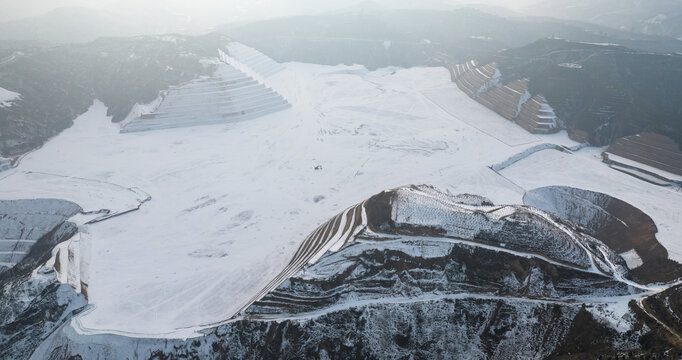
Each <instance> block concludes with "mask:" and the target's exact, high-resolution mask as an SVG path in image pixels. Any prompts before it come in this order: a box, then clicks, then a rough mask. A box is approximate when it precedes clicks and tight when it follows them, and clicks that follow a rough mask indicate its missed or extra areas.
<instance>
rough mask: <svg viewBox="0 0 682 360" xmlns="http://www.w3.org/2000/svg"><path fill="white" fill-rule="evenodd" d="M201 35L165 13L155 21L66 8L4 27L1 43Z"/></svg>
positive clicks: (142, 16) (0, 26) (143, 15)
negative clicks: (161, 35)
mask: <svg viewBox="0 0 682 360" xmlns="http://www.w3.org/2000/svg"><path fill="white" fill-rule="evenodd" d="M198 31H199V29H198V28H196V27H195V26H193V25H191V24H189V23H188V22H187V21H186V19H185V18H184V17H182V16H180V15H175V14H170V13H167V12H163V11H161V10H159V12H158V13H156V14H155V16H153V17H151V16H148V15H147V13H143V12H139V13H136V12H130V11H125V10H121V11H120V12H115V11H107V10H96V9H89V8H85V7H63V8H58V9H55V10H52V11H49V12H47V13H45V14H43V15H39V16H35V17H30V18H26V19H21V20H14V21H8V22H3V23H0V40H32V41H49V42H53V43H72V42H73V43H83V42H89V41H93V40H95V39H97V38H100V37H110V36H115V37H125V36H135V35H155V34H164V33H179V32H182V33H196V32H198Z"/></svg>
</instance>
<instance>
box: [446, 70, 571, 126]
mask: <svg viewBox="0 0 682 360" xmlns="http://www.w3.org/2000/svg"><path fill="white" fill-rule="evenodd" d="M447 68H448V70H449V71H450V75H451V78H452V81H454V82H455V83H456V84H457V86H458V87H459V88H460V89H461V90H462V91H464V92H465V93H466V94H467V95H469V96H470V97H471V98H473V99H475V100H476V101H478V102H479V103H481V104H482V105H483V106H485V107H487V108H488V109H490V110H493V111H495V112H496V113H498V114H499V115H500V116H502V117H503V118H505V119H507V120H511V121H514V122H516V123H517V124H519V126H521V127H522V128H524V129H526V130H527V131H528V132H530V133H533V134H548V133H553V132H556V131H558V130H559V126H558V120H557V116H556V114H555V113H554V110H553V109H552V107H551V106H549V104H548V103H547V100H546V99H545V98H544V96H542V95H539V94H538V95H535V96H532V95H531V94H530V92H529V82H530V81H529V80H528V79H526V78H523V79H519V80H515V81H513V82H511V83H509V84H506V85H504V86H502V85H501V84H500V81H501V78H502V74H501V73H500V71H499V69H498V67H497V64H495V63H491V64H488V65H485V66H482V67H476V61H474V60H472V61H469V62H467V63H465V64H450V65H448V66H447Z"/></svg>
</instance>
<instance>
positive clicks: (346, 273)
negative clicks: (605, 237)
mask: <svg viewBox="0 0 682 360" xmlns="http://www.w3.org/2000/svg"><path fill="white" fill-rule="evenodd" d="M578 195H579V194H578ZM581 199H582V198H581ZM577 210H578V211H580V209H577ZM573 215H574V214H573ZM571 218H575V217H574V216H571ZM580 220H581V218H578V219H576V221H580ZM582 230H583V229H582V228H580V227H579V226H578V225H575V224H574V223H572V222H564V221H561V220H559V219H558V218H556V217H554V216H551V215H549V214H547V213H545V212H542V211H540V210H537V209H535V208H531V207H528V206H495V205H493V204H492V203H491V202H490V200H488V199H485V198H483V197H480V196H476V195H470V194H464V195H457V196H453V195H450V194H446V193H442V192H440V191H438V190H436V189H434V188H432V187H428V186H409V187H402V188H398V189H394V190H389V191H384V192H382V193H380V194H377V195H375V196H373V197H371V198H370V199H368V200H366V201H364V202H362V203H360V204H358V205H356V206H353V207H351V208H348V209H346V210H344V211H343V212H342V213H341V214H339V215H337V216H335V217H334V218H332V219H330V220H329V221H328V222H326V223H325V224H323V225H322V226H320V227H318V228H317V229H316V230H315V231H313V232H312V233H311V234H310V235H309V236H308V237H307V238H306V239H305V241H304V242H303V244H302V245H301V246H300V248H299V250H298V251H297V252H296V253H295V255H294V256H293V258H292V260H291V262H290V263H289V264H288V265H287V266H286V267H285V269H283V270H282V272H281V273H280V274H279V275H278V276H277V277H276V278H275V279H273V280H272V282H271V283H270V284H269V285H268V286H267V287H266V288H264V289H263V291H261V293H260V294H259V295H258V297H257V298H255V299H253V303H252V304H249V305H248V306H246V307H245V308H244V310H243V311H241V313H240V314H239V315H238V316H236V317H234V318H233V319H231V320H228V321H226V322H223V323H221V324H216V325H214V326H215V327H214V328H209V329H205V330H203V331H202V336H201V337H197V338H194V339H154V338H145V339H133V338H129V337H118V336H113V335H112V336H113V337H112V338H110V339H115V341H98V342H93V341H92V338H91V336H88V335H80V334H77V333H73V332H70V331H68V330H67V331H59V332H56V333H55V335H54V336H52V337H51V338H50V343H49V345H48V346H46V347H44V348H41V349H40V350H39V351H38V352H37V353H36V354H37V355H38V356H41V355H47V354H53V355H55V354H56V355H55V356H53V358H55V359H68V358H70V357H74V356H81V357H83V358H90V357H94V358H96V357H97V356H103V355H106V356H109V357H115V358H134V357H138V358H149V359H164V358H175V357H178V356H184V357H188V358H208V359H221V358H248V359H257V358H290V357H291V358H386V357H389V358H405V357H410V356H419V357H423V358H439V357H441V356H442V355H443V354H448V356H454V357H458V358H488V359H510V358H516V359H527V358H550V357H559V358H562V357H565V356H569V357H570V356H576V354H577V355H579V356H581V357H580V358H598V357H599V356H600V355H602V356H603V355H605V354H606V355H609V354H610V355H613V354H618V355H619V356H621V355H623V354H627V353H629V352H632V353H639V352H640V351H642V352H643V353H645V354H646V353H652V352H659V351H674V350H682V348H680V347H679V344H678V343H677V342H676V340H675V339H674V338H671V336H673V337H674V336H675V333H674V332H678V331H679V326H676V325H675V324H674V321H675V319H679V311H678V303H679V301H678V300H679V299H678V296H677V295H676V294H677V293H676V292H674V291H675V288H674V286H672V285H671V288H670V289H671V291H669V292H663V289H664V288H665V287H663V286H661V287H655V288H648V287H646V286H642V285H639V284H637V283H635V282H632V281H630V280H628V278H629V277H630V272H629V270H628V268H627V267H626V266H625V261H624V260H623V259H622V258H621V257H620V256H618V255H617V254H616V253H615V252H614V251H612V250H611V249H610V248H609V247H607V246H606V245H605V244H604V243H602V242H600V241H599V240H596V239H594V238H592V237H591V236H589V235H587V234H585V233H583V232H582ZM659 291H660V296H659V295H657V292H659ZM646 296H650V298H649V299H647V301H645V302H644V304H645V305H643V307H642V305H638V304H639V303H638V300H640V299H643V298H644V297H646ZM666 299H670V301H671V303H673V305H674V307H673V310H672V311H669V310H668V309H666V308H665V305H664V304H665V301H666ZM649 314H655V315H649ZM645 324H646V325H647V326H646V327H644V326H643V325H645ZM671 331H672V332H671ZM582 336H590V337H592V338H594V339H598V340H595V341H583V340H582V339H577V338H580V337H582ZM576 337H577V338H576ZM178 354H182V355H178ZM415 354H416V355H415Z"/></svg>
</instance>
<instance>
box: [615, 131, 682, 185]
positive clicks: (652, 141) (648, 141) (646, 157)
mask: <svg viewBox="0 0 682 360" xmlns="http://www.w3.org/2000/svg"><path fill="white" fill-rule="evenodd" d="M606 153H607V154H611V155H616V156H620V157H623V158H625V159H629V160H632V161H634V162H637V163H641V164H643V165H645V166H651V167H654V168H657V169H661V170H663V171H666V172H669V173H672V174H676V175H682V151H680V148H679V146H678V145H677V143H675V141H674V140H672V139H670V138H669V137H667V136H664V135H660V134H655V133H643V134H638V135H633V136H626V137H623V138H620V139H617V140H616V141H614V142H613V144H611V146H609V148H608V149H607V150H606ZM613 160H615V159H613ZM615 161H617V160H615Z"/></svg>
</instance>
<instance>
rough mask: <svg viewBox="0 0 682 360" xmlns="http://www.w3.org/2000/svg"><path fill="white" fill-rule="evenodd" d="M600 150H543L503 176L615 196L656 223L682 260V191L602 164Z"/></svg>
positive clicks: (522, 183)
mask: <svg viewBox="0 0 682 360" xmlns="http://www.w3.org/2000/svg"><path fill="white" fill-rule="evenodd" d="M602 151H603V149H600V148H584V149H582V150H580V151H578V152H575V153H573V154H567V153H563V152H559V151H554V150H543V151H540V152H537V153H535V154H532V155H530V156H529V157H527V158H526V159H524V160H521V161H519V162H517V163H515V164H513V165H511V166H509V167H508V168H506V169H504V170H502V171H501V172H500V173H501V174H502V175H503V176H504V177H506V178H507V179H509V180H510V181H513V182H514V183H516V184H518V185H519V186H521V187H523V188H524V189H526V190H532V189H535V188H539V187H544V186H550V185H564V186H572V187H579V188H583V189H586V190H591V191H597V192H601V193H605V194H608V195H611V196H613V197H615V198H618V199H621V200H623V201H626V202H628V203H630V204H631V205H633V206H635V207H637V208H639V209H640V210H642V211H644V212H645V213H646V214H647V215H649V216H651V218H652V219H653V220H654V222H655V223H656V226H657V227H658V233H657V234H656V238H657V239H658V240H659V241H660V242H661V244H662V245H663V246H664V247H665V248H666V249H667V250H668V253H669V257H670V258H671V259H673V260H675V261H682V241H680V238H679V236H680V234H682V208H681V207H680V204H682V191H680V190H679V189H675V188H666V187H661V186H657V185H654V184H650V183H647V182H645V181H642V180H639V179H637V178H635V177H632V176H630V175H627V174H624V173H622V172H619V171H616V170H614V169H611V168H609V167H608V166H607V165H606V164H604V163H602V162H601V152H602Z"/></svg>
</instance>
